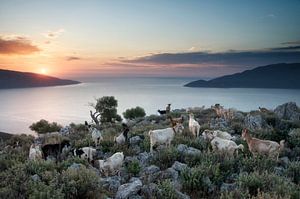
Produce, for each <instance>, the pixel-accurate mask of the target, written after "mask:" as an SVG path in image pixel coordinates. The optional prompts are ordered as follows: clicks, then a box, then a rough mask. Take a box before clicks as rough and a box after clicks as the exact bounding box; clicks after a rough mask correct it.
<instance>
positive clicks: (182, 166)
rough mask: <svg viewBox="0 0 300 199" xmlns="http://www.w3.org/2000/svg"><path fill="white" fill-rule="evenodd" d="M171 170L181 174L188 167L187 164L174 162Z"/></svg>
mask: <svg viewBox="0 0 300 199" xmlns="http://www.w3.org/2000/svg"><path fill="white" fill-rule="evenodd" d="M172 168H173V169H175V170H176V171H178V172H182V171H183V170H185V169H187V168H188V166H187V164H184V163H181V162H178V161H175V162H174V164H173V165H172Z"/></svg>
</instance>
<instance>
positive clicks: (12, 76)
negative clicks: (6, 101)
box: [0, 69, 80, 89]
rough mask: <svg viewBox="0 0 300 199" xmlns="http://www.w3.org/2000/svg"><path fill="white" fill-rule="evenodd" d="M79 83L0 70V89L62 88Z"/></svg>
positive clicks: (34, 74)
mask: <svg viewBox="0 0 300 199" xmlns="http://www.w3.org/2000/svg"><path fill="white" fill-rule="evenodd" d="M79 83H80V82H78V81H73V80H66V79H59V78H56V77H51V76H47V75H41V74H36V73H24V72H18V71H11V70H2V69H0V89H8V88H29V87H43V86H62V85H70V84H79Z"/></svg>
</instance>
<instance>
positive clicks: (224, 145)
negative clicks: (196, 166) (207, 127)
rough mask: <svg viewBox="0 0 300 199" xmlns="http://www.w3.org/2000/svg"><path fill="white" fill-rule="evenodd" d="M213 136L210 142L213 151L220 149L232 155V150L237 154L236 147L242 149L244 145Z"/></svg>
mask: <svg viewBox="0 0 300 199" xmlns="http://www.w3.org/2000/svg"><path fill="white" fill-rule="evenodd" d="M213 137H214V138H213V139H212V140H211V142H210V144H211V146H212V149H213V150H214V151H220V152H225V153H228V154H229V155H231V156H233V155H234V152H235V151H236V153H237V154H238V149H241V150H242V151H244V145H242V144H240V145H237V144H236V143H235V142H234V141H231V140H227V139H223V138H220V137H216V136H213Z"/></svg>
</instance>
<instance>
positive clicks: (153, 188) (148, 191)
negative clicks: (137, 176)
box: [141, 183, 159, 198]
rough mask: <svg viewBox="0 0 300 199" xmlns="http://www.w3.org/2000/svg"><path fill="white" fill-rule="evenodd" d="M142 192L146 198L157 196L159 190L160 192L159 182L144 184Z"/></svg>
mask: <svg viewBox="0 0 300 199" xmlns="http://www.w3.org/2000/svg"><path fill="white" fill-rule="evenodd" d="M141 192H142V194H143V195H144V196H145V197H146V198H156V196H157V195H158V192H159V188H158V186H157V184H155V183H150V184H147V185H144V186H143V187H142V190H141Z"/></svg>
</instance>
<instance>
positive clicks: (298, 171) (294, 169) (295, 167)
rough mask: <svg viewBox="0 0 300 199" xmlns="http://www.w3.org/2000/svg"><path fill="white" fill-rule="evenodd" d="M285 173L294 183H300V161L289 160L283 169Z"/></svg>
mask: <svg viewBox="0 0 300 199" xmlns="http://www.w3.org/2000/svg"><path fill="white" fill-rule="evenodd" d="M285 173H286V175H287V176H288V177H290V178H291V179H292V181H293V182H294V183H296V184H300V162H299V161H295V162H290V163H289V165H288V168H287V169H286V171H285Z"/></svg>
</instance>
